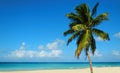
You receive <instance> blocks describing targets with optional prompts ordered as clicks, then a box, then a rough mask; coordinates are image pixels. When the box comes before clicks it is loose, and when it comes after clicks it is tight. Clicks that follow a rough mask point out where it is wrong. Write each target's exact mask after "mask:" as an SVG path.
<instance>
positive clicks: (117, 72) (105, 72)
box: [0, 67, 120, 73]
mask: <svg viewBox="0 0 120 73" xmlns="http://www.w3.org/2000/svg"><path fill="white" fill-rule="evenodd" d="M93 69H94V73H120V67H100V68H93ZM0 73H90V70H89V68H85V69H62V70H33V71H10V72H0Z"/></svg>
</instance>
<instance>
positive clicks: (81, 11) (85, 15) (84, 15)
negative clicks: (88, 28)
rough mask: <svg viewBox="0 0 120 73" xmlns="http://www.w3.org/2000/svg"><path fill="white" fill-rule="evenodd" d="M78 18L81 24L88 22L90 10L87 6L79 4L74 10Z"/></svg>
mask: <svg viewBox="0 0 120 73" xmlns="http://www.w3.org/2000/svg"><path fill="white" fill-rule="evenodd" d="M75 10H76V11H77V13H78V16H79V17H80V18H81V19H82V20H83V23H85V22H88V21H89V19H90V9H89V7H88V5H87V4H81V5H79V6H77V7H76V8H75Z"/></svg>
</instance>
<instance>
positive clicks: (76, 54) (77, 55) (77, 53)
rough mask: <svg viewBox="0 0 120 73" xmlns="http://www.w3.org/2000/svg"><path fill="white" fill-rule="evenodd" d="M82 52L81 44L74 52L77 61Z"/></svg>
mask: <svg viewBox="0 0 120 73" xmlns="http://www.w3.org/2000/svg"><path fill="white" fill-rule="evenodd" d="M82 50H83V45H82V43H79V44H78V47H77V49H76V51H75V57H77V59H79V56H80V54H81V51H82Z"/></svg>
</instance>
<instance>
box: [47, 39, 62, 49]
mask: <svg viewBox="0 0 120 73" xmlns="http://www.w3.org/2000/svg"><path fill="white" fill-rule="evenodd" d="M63 44H64V41H63V40H59V39H56V40H55V41H54V42H52V43H48V44H47V45H46V47H47V48H48V49H51V50H52V49H58V47H60V46H61V45H63Z"/></svg>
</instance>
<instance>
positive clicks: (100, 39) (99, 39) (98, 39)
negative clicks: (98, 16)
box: [95, 37, 104, 41]
mask: <svg viewBox="0 0 120 73" xmlns="http://www.w3.org/2000/svg"><path fill="white" fill-rule="evenodd" d="M95 40H96V41H104V40H103V39H102V38H100V37H97V38H95Z"/></svg>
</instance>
